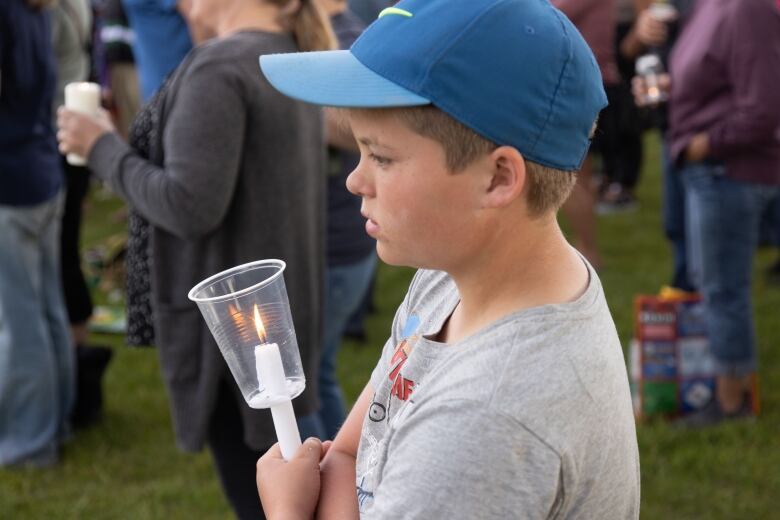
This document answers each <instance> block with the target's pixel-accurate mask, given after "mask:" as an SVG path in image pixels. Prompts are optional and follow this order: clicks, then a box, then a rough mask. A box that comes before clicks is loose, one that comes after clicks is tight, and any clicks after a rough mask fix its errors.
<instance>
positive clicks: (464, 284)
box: [437, 219, 589, 343]
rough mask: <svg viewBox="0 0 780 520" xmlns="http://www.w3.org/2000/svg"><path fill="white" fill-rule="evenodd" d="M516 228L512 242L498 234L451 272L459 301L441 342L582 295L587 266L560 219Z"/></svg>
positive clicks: (452, 340) (465, 335) (449, 340)
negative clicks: (509, 316)
mask: <svg viewBox="0 0 780 520" xmlns="http://www.w3.org/2000/svg"><path fill="white" fill-rule="evenodd" d="M514 231H515V233H514V234H513V235H510V236H513V239H511V240H507V239H506V238H500V236H501V234H500V233H499V234H498V235H497V237H496V239H495V240H493V243H489V244H488V246H489V247H487V248H485V250H484V251H483V253H482V254H478V255H475V256H474V257H473V259H471V260H470V261H469V262H468V264H467V265H465V266H462V267H461V268H460V269H453V270H452V271H451V272H449V274H450V276H452V278H453V280H454V281H455V284H456V285H457V287H458V292H459V293H460V298H461V299H460V302H459V304H458V306H457V307H456V309H455V311H454V312H453V313H452V315H451V316H450V317H449V319H448V320H447V322H446V323H445V325H444V326H443V327H442V330H441V332H440V333H439V335H438V337H437V340H439V341H442V342H445V343H454V342H456V341H459V340H461V339H464V338H466V337H468V336H471V335H472V334H474V333H476V332H477V331H479V330H481V329H483V328H485V327H486V326H488V325H490V324H491V323H493V322H495V321H496V320H498V319H500V318H502V317H504V316H506V315H508V314H512V313H514V312H517V311H521V310H523V309H530V308H532V307H539V306H542V305H549V304H558V303H566V302H571V301H574V300H576V299H577V298H578V297H579V296H581V295H582V294H583V292H584V291H585V289H586V288H587V286H588V279H589V275H588V270H587V267H586V266H585V263H584V262H583V260H582V258H581V257H580V255H579V254H578V253H577V251H576V250H575V249H574V248H573V247H572V246H571V245H569V243H568V242H567V241H566V238H565V237H564V236H563V233H562V232H561V230H560V228H559V227H558V223H557V221H556V220H554V219H552V220H550V221H549V222H548V223H546V224H544V225H531V226H528V228H527V229H515V230H514ZM505 236H506V235H505Z"/></svg>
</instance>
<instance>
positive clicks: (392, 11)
mask: <svg viewBox="0 0 780 520" xmlns="http://www.w3.org/2000/svg"><path fill="white" fill-rule="evenodd" d="M390 14H395V15H398V16H405V17H407V18H411V17H412V16H414V15H413V14H412V13H410V12H409V11H404V10H403V9H399V8H397V7H388V8H387V9H382V12H381V13H379V16H377V20H378V19H380V18H382V17H383V16H387V15H390Z"/></svg>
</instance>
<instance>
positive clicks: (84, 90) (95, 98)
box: [65, 81, 100, 166]
mask: <svg viewBox="0 0 780 520" xmlns="http://www.w3.org/2000/svg"><path fill="white" fill-rule="evenodd" d="M65 107H66V108H68V109H70V110H73V111H75V112H81V113H83V114H87V115H90V116H97V114H98V109H99V108H100V85H98V84H97V83H89V82H86V81H80V82H77V83H68V84H67V85H65ZM67 161H68V163H69V164H72V165H74V166H84V165H85V164H87V161H86V159H85V158H84V157H82V156H80V155H76V154H75V153H69V154H68V156H67Z"/></svg>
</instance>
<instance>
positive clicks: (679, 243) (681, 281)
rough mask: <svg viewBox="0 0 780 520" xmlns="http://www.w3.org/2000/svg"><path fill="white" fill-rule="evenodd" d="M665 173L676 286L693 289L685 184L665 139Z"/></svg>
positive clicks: (666, 219)
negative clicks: (686, 233)
mask: <svg viewBox="0 0 780 520" xmlns="http://www.w3.org/2000/svg"><path fill="white" fill-rule="evenodd" d="M661 173H662V180H663V199H662V208H663V225H664V233H665V234H666V238H668V239H669V242H671V245H672V261H673V264H674V266H673V269H674V273H673V275H672V286H673V287H676V288H678V289H682V290H684V291H690V292H693V291H695V287H694V284H693V283H692V282H691V280H690V279H689V277H688V253H687V251H686V245H685V188H684V187H683V181H682V176H681V172H680V171H679V169H678V168H677V167H676V166H675V165H674V163H673V162H672V161H671V158H670V157H669V146H668V145H667V144H666V140H665V139H664V141H663V144H662V147H661Z"/></svg>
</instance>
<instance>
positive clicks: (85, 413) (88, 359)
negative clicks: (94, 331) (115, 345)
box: [70, 345, 114, 429]
mask: <svg viewBox="0 0 780 520" xmlns="http://www.w3.org/2000/svg"><path fill="white" fill-rule="evenodd" d="M113 355H114V352H113V351H112V350H111V349H110V348H108V347H98V346H94V347H85V346H83V345H78V346H77V347H76V402H75V403H74V405H73V411H72V412H71V415H70V420H71V423H72V424H73V427H74V428H77V429H81V428H86V427H88V426H91V425H92V424H94V423H96V422H97V421H98V420H99V419H100V417H101V415H102V413H103V373H104V372H105V371H106V367H107V366H108V363H109V362H110V361H111V357H112V356H113Z"/></svg>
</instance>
